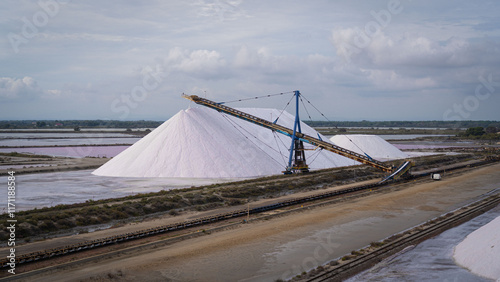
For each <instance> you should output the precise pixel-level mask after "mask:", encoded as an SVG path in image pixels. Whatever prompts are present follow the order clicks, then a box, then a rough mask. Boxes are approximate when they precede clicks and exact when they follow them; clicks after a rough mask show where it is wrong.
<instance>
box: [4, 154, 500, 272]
mask: <svg viewBox="0 0 500 282" xmlns="http://www.w3.org/2000/svg"><path fill="white" fill-rule="evenodd" d="M492 162H494V160H484V161H479V162H477V163H474V164H468V165H460V166H457V167H455V168H453V169H447V171H451V170H457V169H462V168H465V167H474V166H481V165H485V164H489V163H492ZM435 172H439V171H435ZM429 174H430V173H429V172H426V173H421V174H415V175H412V177H411V178H412V179H415V178H421V177H427V176H429ZM401 181H404V180H400V181H398V182H401ZM388 184H389V183H388V182H379V183H374V184H369V185H361V186H356V187H351V188H345V189H341V190H336V191H330V192H324V193H318V194H315V195H311V196H307V197H300V198H295V199H291V200H287V201H283V202H279V203H275V204H271V205H266V206H260V207H255V208H252V209H240V210H236V211H232V212H228V213H222V214H217V215H214V216H208V217H202V218H197V219H194V220H190V221H184V222H178V223H174V224H169V225H162V226H158V227H155V228H150V229H144V230H139V231H136V232H131V233H125V234H120V235H116V236H110V237H105V238H100V239H95V240H91V241H84V242H81V243H77V244H73V245H67V246H63V247H58V248H52V249H46V250H41V251H37V252H32V253H28V254H22V255H19V256H16V258H15V264H16V265H19V264H25V263H32V262H36V261H40V260H46V259H51V258H54V257H59V256H63V255H67V254H73V253H75V252H81V251H85V250H90V249H95V248H100V247H104V246H109V245H112V244H118V243H122V242H126V241H132V240H136V239H140V238H144V237H148V236H154V235H158V234H165V233H169V232H174V231H178V230H183V229H187V228H191V227H198V226H202V225H206V224H211V223H215V222H220V221H224V220H228V219H234V218H238V217H244V216H247V215H248V214H252V215H253V214H259V213H263V212H267V211H271V210H276V209H280V208H284V207H289V206H294V205H299V204H303V203H307V202H312V201H316V200H321V199H327V198H332V197H337V196H341V195H347V194H352V193H356V192H360V191H363V190H368V189H372V190H375V189H379V188H381V187H383V186H386V185H388ZM9 262H12V261H9V260H8V259H7V258H3V259H2V260H0V267H2V268H4V267H8V266H9Z"/></svg>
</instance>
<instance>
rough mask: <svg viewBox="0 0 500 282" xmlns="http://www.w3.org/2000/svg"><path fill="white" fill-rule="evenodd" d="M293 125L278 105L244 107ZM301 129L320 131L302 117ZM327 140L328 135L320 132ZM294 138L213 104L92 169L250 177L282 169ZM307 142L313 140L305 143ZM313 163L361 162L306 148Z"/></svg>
mask: <svg viewBox="0 0 500 282" xmlns="http://www.w3.org/2000/svg"><path fill="white" fill-rule="evenodd" d="M241 110H242V111H244V112H247V113H249V114H251V115H255V116H258V117H260V118H262V119H266V120H268V121H274V120H275V119H276V118H277V117H278V116H279V117H280V118H279V120H278V124H280V125H283V126H285V127H288V128H292V127H293V124H294V120H295V117H294V116H293V115H291V114H289V113H287V112H283V113H281V111H280V110H276V109H248V108H246V109H241ZM301 127H302V132H303V133H305V134H308V135H311V136H318V132H317V131H316V130H314V129H313V128H311V127H309V126H308V125H306V124H305V123H301ZM321 138H322V139H323V140H328V138H326V137H324V136H321ZM290 143H291V138H290V137H287V136H285V135H281V134H278V133H273V132H272V131H271V130H269V129H266V128H263V127H261V126H258V125H256V124H253V123H249V122H247V121H244V120H241V119H238V118H235V117H232V116H228V115H225V114H221V113H219V112H217V111H215V110H212V109H208V108H190V109H187V110H182V111H180V112H179V113H177V114H176V115H175V116H173V117H172V118H171V119H169V120H167V121H166V122H164V123H163V124H162V125H160V126H159V127H158V128H156V129H155V130H153V131H152V132H151V133H149V134H148V135H146V136H145V137H143V138H142V139H141V140H139V141H137V142H136V143H135V144H134V145H132V146H131V147H129V148H127V149H126V150H125V151H123V152H122V153H120V154H119V155H117V156H115V157H114V158H113V159H111V160H110V161H108V162H107V163H105V164H104V165H102V166H101V167H100V168H98V169H96V170H95V171H94V172H93V173H92V174H94V175H100V176H116V177H171V178H247V177H256V176H266V175H273V174H280V173H281V172H282V171H283V170H284V169H285V167H286V165H287V162H288V155H289V151H288V150H289V147H290ZM304 146H306V148H309V149H314V147H313V146H311V145H307V144H304ZM306 160H307V163H308V164H309V167H310V169H312V170H314V169H323V168H331V167H340V166H350V165H356V164H359V163H357V162H355V161H353V160H351V159H348V158H345V157H342V156H339V155H336V154H334V153H331V152H328V151H326V150H311V151H306Z"/></svg>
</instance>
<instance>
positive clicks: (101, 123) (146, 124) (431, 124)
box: [0, 120, 500, 130]
mask: <svg viewBox="0 0 500 282" xmlns="http://www.w3.org/2000/svg"><path fill="white" fill-rule="evenodd" d="M304 122H305V123H306V124H308V125H310V126H312V127H368V128H371V127H373V128H378V127H389V128H392V127H395V128H398V127H405V128H412V127H422V128H453V129H455V128H473V127H482V128H484V129H485V130H486V129H487V128H500V121H487V120H480V121H472V120H468V121H467V120H466V121H438V120H433V121H367V120H363V121H304ZM162 123H163V121H148V120H134V121H121V120H3V121H0V129H30V128H34V129H36V128H50V129H57V128H73V129H74V128H79V129H85V128H131V129H132V128H156V127H158V126H159V125H160V124H162Z"/></svg>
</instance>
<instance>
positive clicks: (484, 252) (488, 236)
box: [453, 216, 500, 281]
mask: <svg viewBox="0 0 500 282" xmlns="http://www.w3.org/2000/svg"><path fill="white" fill-rule="evenodd" d="M453 258H454V259H455V262H456V263H457V264H458V265H460V266H462V267H464V268H467V269H469V270H470V271H471V272H472V273H474V274H476V275H479V276H482V277H486V278H489V279H493V280H496V281H500V216H499V217H497V218H495V219H494V220H492V221H490V222H489V223H488V224H486V225H484V226H483V227H481V228H479V229H477V230H476V231H474V232H472V233H471V234H469V235H468V236H467V237H466V238H465V239H464V240H463V241H462V242H460V244H458V245H457V246H456V247H455V252H454V254H453Z"/></svg>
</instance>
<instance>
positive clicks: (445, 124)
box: [304, 120, 500, 129]
mask: <svg viewBox="0 0 500 282" xmlns="http://www.w3.org/2000/svg"><path fill="white" fill-rule="evenodd" d="M304 122H305V123H307V124H308V125H310V126H312V127H368V128H371V127H373V128H377V127H395V128H400V127H404V128H415V127H417V128H443V129H444V128H450V129H454V128H455V129H456V128H469V127H477V126H481V127H485V128H486V127H490V126H491V127H500V121H488V120H478V121H475V120H462V121H440V120H429V121H367V120H363V121H304Z"/></svg>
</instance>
